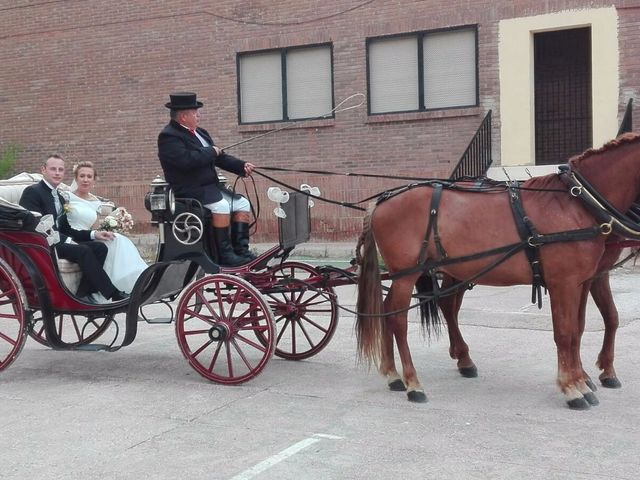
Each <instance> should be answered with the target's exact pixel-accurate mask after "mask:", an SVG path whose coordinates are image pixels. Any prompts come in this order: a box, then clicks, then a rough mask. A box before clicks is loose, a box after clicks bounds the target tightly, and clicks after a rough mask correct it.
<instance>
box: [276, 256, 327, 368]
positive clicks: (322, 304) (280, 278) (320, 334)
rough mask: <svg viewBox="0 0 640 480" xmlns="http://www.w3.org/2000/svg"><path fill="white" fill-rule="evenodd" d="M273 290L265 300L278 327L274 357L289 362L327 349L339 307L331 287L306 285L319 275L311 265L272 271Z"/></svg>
mask: <svg viewBox="0 0 640 480" xmlns="http://www.w3.org/2000/svg"><path fill="white" fill-rule="evenodd" d="M271 273H272V275H273V279H274V284H275V286H274V288H270V289H268V291H267V292H265V293H264V295H265V296H266V297H267V300H268V301H269V304H270V305H271V308H272V309H273V314H274V317H275V319H276V326H277V327H278V340H277V344H276V352H275V354H276V355H277V356H278V357H281V358H286V359H288V360H302V359H304V358H309V357H311V356H313V355H315V354H316V353H318V352H319V351H320V350H322V349H323V348H324V347H326V346H327V344H328V343H329V340H331V337H333V334H334V333H335V331H336V328H337V326H338V306H337V305H336V303H335V301H334V299H335V298H336V297H335V291H334V290H333V288H332V287H326V286H316V285H313V284H312V287H313V288H312V289H310V288H309V287H308V286H307V285H306V284H305V282H309V281H310V280H311V279H312V278H313V277H316V276H317V275H318V271H317V270H316V268H314V267H313V266H311V265H308V264H306V263H300V262H284V263H281V264H279V265H276V266H274V267H273V268H272V269H271Z"/></svg>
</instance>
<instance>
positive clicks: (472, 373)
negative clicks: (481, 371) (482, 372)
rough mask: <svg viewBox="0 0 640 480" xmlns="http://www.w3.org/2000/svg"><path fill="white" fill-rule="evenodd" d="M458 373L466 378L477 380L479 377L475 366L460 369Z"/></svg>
mask: <svg viewBox="0 0 640 480" xmlns="http://www.w3.org/2000/svg"><path fill="white" fill-rule="evenodd" d="M458 371H459V372H460V375H462V376H463V377H464V378H476V377H477V376H478V368H477V367H476V366H475V365H472V366H471V367H460V368H459V369H458Z"/></svg>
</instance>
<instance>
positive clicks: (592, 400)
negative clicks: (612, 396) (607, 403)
mask: <svg viewBox="0 0 640 480" xmlns="http://www.w3.org/2000/svg"><path fill="white" fill-rule="evenodd" d="M584 399H585V400H586V401H587V402H589V405H594V406H595V405H600V400H598V397H596V394H595V393H593V392H588V393H585V394H584Z"/></svg>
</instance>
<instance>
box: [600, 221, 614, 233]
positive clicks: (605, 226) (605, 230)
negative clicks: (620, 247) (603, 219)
mask: <svg viewBox="0 0 640 480" xmlns="http://www.w3.org/2000/svg"><path fill="white" fill-rule="evenodd" d="M612 231H613V227H612V226H611V222H609V223H603V224H602V225H600V233H602V234H603V235H609V234H610V233H611V232H612Z"/></svg>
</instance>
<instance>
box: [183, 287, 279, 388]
mask: <svg viewBox="0 0 640 480" xmlns="http://www.w3.org/2000/svg"><path fill="white" fill-rule="evenodd" d="M256 335H258V336H260V338H261V339H262V340H263V341H261V342H257V341H256V340H255V336H256ZM176 337H177V338H178V345H179V346H180V350H182V353H183V355H184V356H185V358H186V359H187V361H188V362H189V364H190V365H191V367H193V369H194V370H195V371H196V372H198V373H199V374H200V375H202V376H203V377H205V378H206V379H208V380H211V381H212V382H216V383H222V384H227V385H232V384H239V383H242V382H245V381H247V380H249V379H251V378H253V377H255V376H256V375H258V374H259V373H260V372H261V371H262V370H263V369H264V367H265V366H266V364H267V363H268V361H269V360H270V359H271V357H272V356H273V352H274V350H275V346H276V326H275V321H274V320H273V314H272V313H271V309H270V307H269V304H268V303H267V302H266V301H265V299H264V298H263V296H262V294H261V293H260V292H259V291H258V290H257V289H256V288H255V287H254V286H252V285H251V284H250V283H249V282H247V281H246V280H243V279H241V278H239V277H235V276H233V275H227V274H216V275H209V276H206V277H204V278H202V279H200V280H198V281H196V282H195V283H193V284H192V285H191V286H190V287H189V288H188V289H187V290H185V291H184V293H183V295H182V298H181V299H180V303H179V304H178V311H177V315H176Z"/></svg>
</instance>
